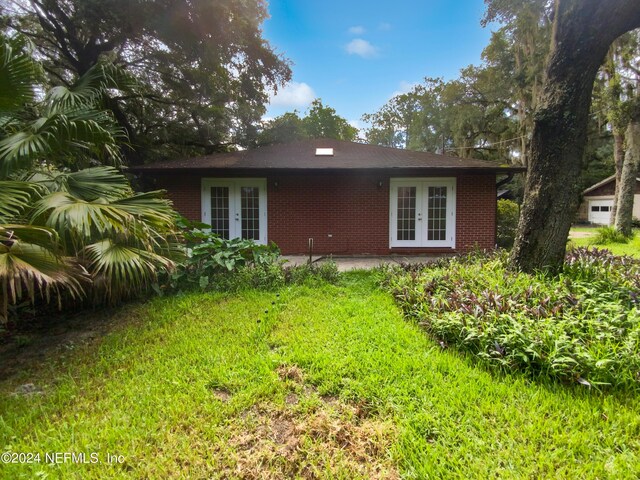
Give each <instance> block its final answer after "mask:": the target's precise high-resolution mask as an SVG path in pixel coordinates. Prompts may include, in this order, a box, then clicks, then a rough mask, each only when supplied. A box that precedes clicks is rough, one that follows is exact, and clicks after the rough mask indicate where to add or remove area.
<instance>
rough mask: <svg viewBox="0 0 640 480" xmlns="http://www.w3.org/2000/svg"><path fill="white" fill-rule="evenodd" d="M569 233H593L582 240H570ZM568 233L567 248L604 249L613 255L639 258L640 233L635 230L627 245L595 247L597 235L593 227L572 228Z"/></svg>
mask: <svg viewBox="0 0 640 480" xmlns="http://www.w3.org/2000/svg"><path fill="white" fill-rule="evenodd" d="M571 232H589V233H593V236H591V237H583V238H571ZM571 232H569V237H570V241H569V245H568V247H569V248H572V247H597V248H606V249H607V250H609V251H611V253H613V254H614V255H630V256H632V257H636V258H640V233H639V232H638V231H637V230H636V231H635V232H636V235H635V237H634V238H633V239H632V240H630V241H629V242H628V243H608V244H606V245H597V244H596V243H595V241H596V235H597V233H598V230H597V228H594V227H572V228H571Z"/></svg>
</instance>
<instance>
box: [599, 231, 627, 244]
mask: <svg viewBox="0 0 640 480" xmlns="http://www.w3.org/2000/svg"><path fill="white" fill-rule="evenodd" d="M632 238H633V235H632V236H631V237H627V236H626V235H624V234H623V233H622V232H620V231H618V230H616V229H615V228H614V227H601V228H599V229H598V233H597V234H596V236H595V238H594V239H593V243H595V244H596V245H608V244H610V243H629V240H630V239H632Z"/></svg>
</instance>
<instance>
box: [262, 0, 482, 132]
mask: <svg viewBox="0 0 640 480" xmlns="http://www.w3.org/2000/svg"><path fill="white" fill-rule="evenodd" d="M268 1H269V7H268V8H269V14H270V15H271V18H270V19H268V20H267V21H266V22H265V24H264V26H263V28H264V37H265V38H266V39H267V40H268V41H269V42H270V43H271V45H272V47H274V48H275V50H276V51H277V52H279V53H282V54H283V55H284V56H285V57H287V58H288V59H289V60H290V61H292V62H293V65H292V70H293V79H292V82H291V83H290V84H289V85H288V86H287V87H286V88H285V89H284V90H283V91H282V92H281V93H279V95H277V96H276V97H275V98H273V99H272V102H271V104H270V106H269V108H268V111H267V115H266V116H267V117H274V116H277V115H281V114H282V113H284V112H287V111H293V110H294V109H297V110H298V111H300V112H304V111H305V110H306V108H307V106H308V104H309V102H310V101H311V100H313V98H316V97H319V98H321V99H322V101H323V103H324V104H325V105H329V106H331V107H332V108H335V109H336V111H337V113H338V114H339V115H341V116H342V117H344V118H346V119H347V120H349V121H351V122H356V121H359V120H360V117H361V116H362V115H363V114H364V113H373V112H375V111H376V110H378V109H379V108H380V107H381V106H382V105H383V104H384V103H385V102H386V101H387V100H389V98H391V97H392V96H393V95H394V94H397V93H400V92H404V91H407V90H408V89H409V88H410V87H411V85H412V84H415V83H419V82H421V81H422V79H423V78H424V77H444V78H445V79H451V78H455V77H457V76H458V72H459V70H460V69H461V68H463V67H465V66H467V65H469V64H472V63H473V64H478V63H480V61H481V59H480V54H481V52H482V49H483V48H484V47H485V46H486V45H487V44H488V42H489V38H490V35H491V31H490V28H489V27H487V28H482V27H481V25H480V20H481V19H482V16H483V13H484V8H485V7H484V2H483V0H422V1H420V0H394V1H375V0H370V1H364V0H342V1H338V0H268Z"/></svg>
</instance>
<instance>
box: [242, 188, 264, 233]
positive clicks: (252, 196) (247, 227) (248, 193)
mask: <svg viewBox="0 0 640 480" xmlns="http://www.w3.org/2000/svg"><path fill="white" fill-rule="evenodd" d="M240 208H241V210H242V211H241V215H240V216H241V218H242V238H243V239H248V240H259V239H260V189H259V188H258V187H241V188H240Z"/></svg>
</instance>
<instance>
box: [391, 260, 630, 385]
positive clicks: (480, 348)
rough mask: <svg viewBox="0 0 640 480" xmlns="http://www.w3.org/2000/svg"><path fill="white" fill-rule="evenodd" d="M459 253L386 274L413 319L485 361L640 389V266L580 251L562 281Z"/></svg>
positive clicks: (530, 372) (447, 342)
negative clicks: (421, 265) (443, 260)
mask: <svg viewBox="0 0 640 480" xmlns="http://www.w3.org/2000/svg"><path fill="white" fill-rule="evenodd" d="M506 260H507V258H506V254H505V253H501V254H495V255H491V256H479V255H475V256H469V257H463V258H461V257H459V258H454V259H451V260H448V261H446V262H440V263H439V264H437V265H434V266H426V267H424V268H423V269H421V270H419V271H416V270H405V269H403V268H402V267H396V268H395V269H393V270H391V271H390V272H389V273H388V275H387V278H386V281H385V283H386V285H387V288H389V289H390V291H391V292H392V293H393V295H394V297H395V298H396V300H397V302H398V303H399V305H400V306H401V308H402V309H403V311H404V313H405V315H406V316H407V317H409V318H413V319H415V320H416V321H418V322H419V323H420V325H422V326H423V327H424V328H425V329H426V330H427V331H428V332H429V333H430V334H431V335H432V336H434V337H435V338H436V339H437V340H438V341H439V342H440V343H441V345H443V346H447V345H449V346H455V347H457V348H459V349H461V350H465V351H468V352H471V353H472V354H474V355H476V356H478V357H479V358H480V359H482V361H483V362H486V363H488V364H490V365H495V366H497V367H499V368H502V369H506V370H509V371H511V370H519V371H522V372H525V373H526V374H528V375H531V376H542V377H547V378H552V379H556V380H561V381H564V382H570V383H581V384H584V385H602V386H604V385H609V386H615V387H621V388H630V389H635V390H640V355H638V353H639V352H640V308H639V303H638V302H639V300H638V293H639V290H640V263H639V262H638V261H637V260H635V259H633V258H631V257H617V256H614V255H612V254H611V253H610V252H607V251H602V250H597V249H592V250H587V249H584V248H583V249H578V250H575V251H572V252H570V253H569V255H568V256H567V262H566V268H565V270H564V272H563V273H562V274H561V275H559V276H556V277H550V276H545V275H543V274H538V275H528V274H524V273H518V272H513V271H511V270H509V269H507V268H506Z"/></svg>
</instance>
